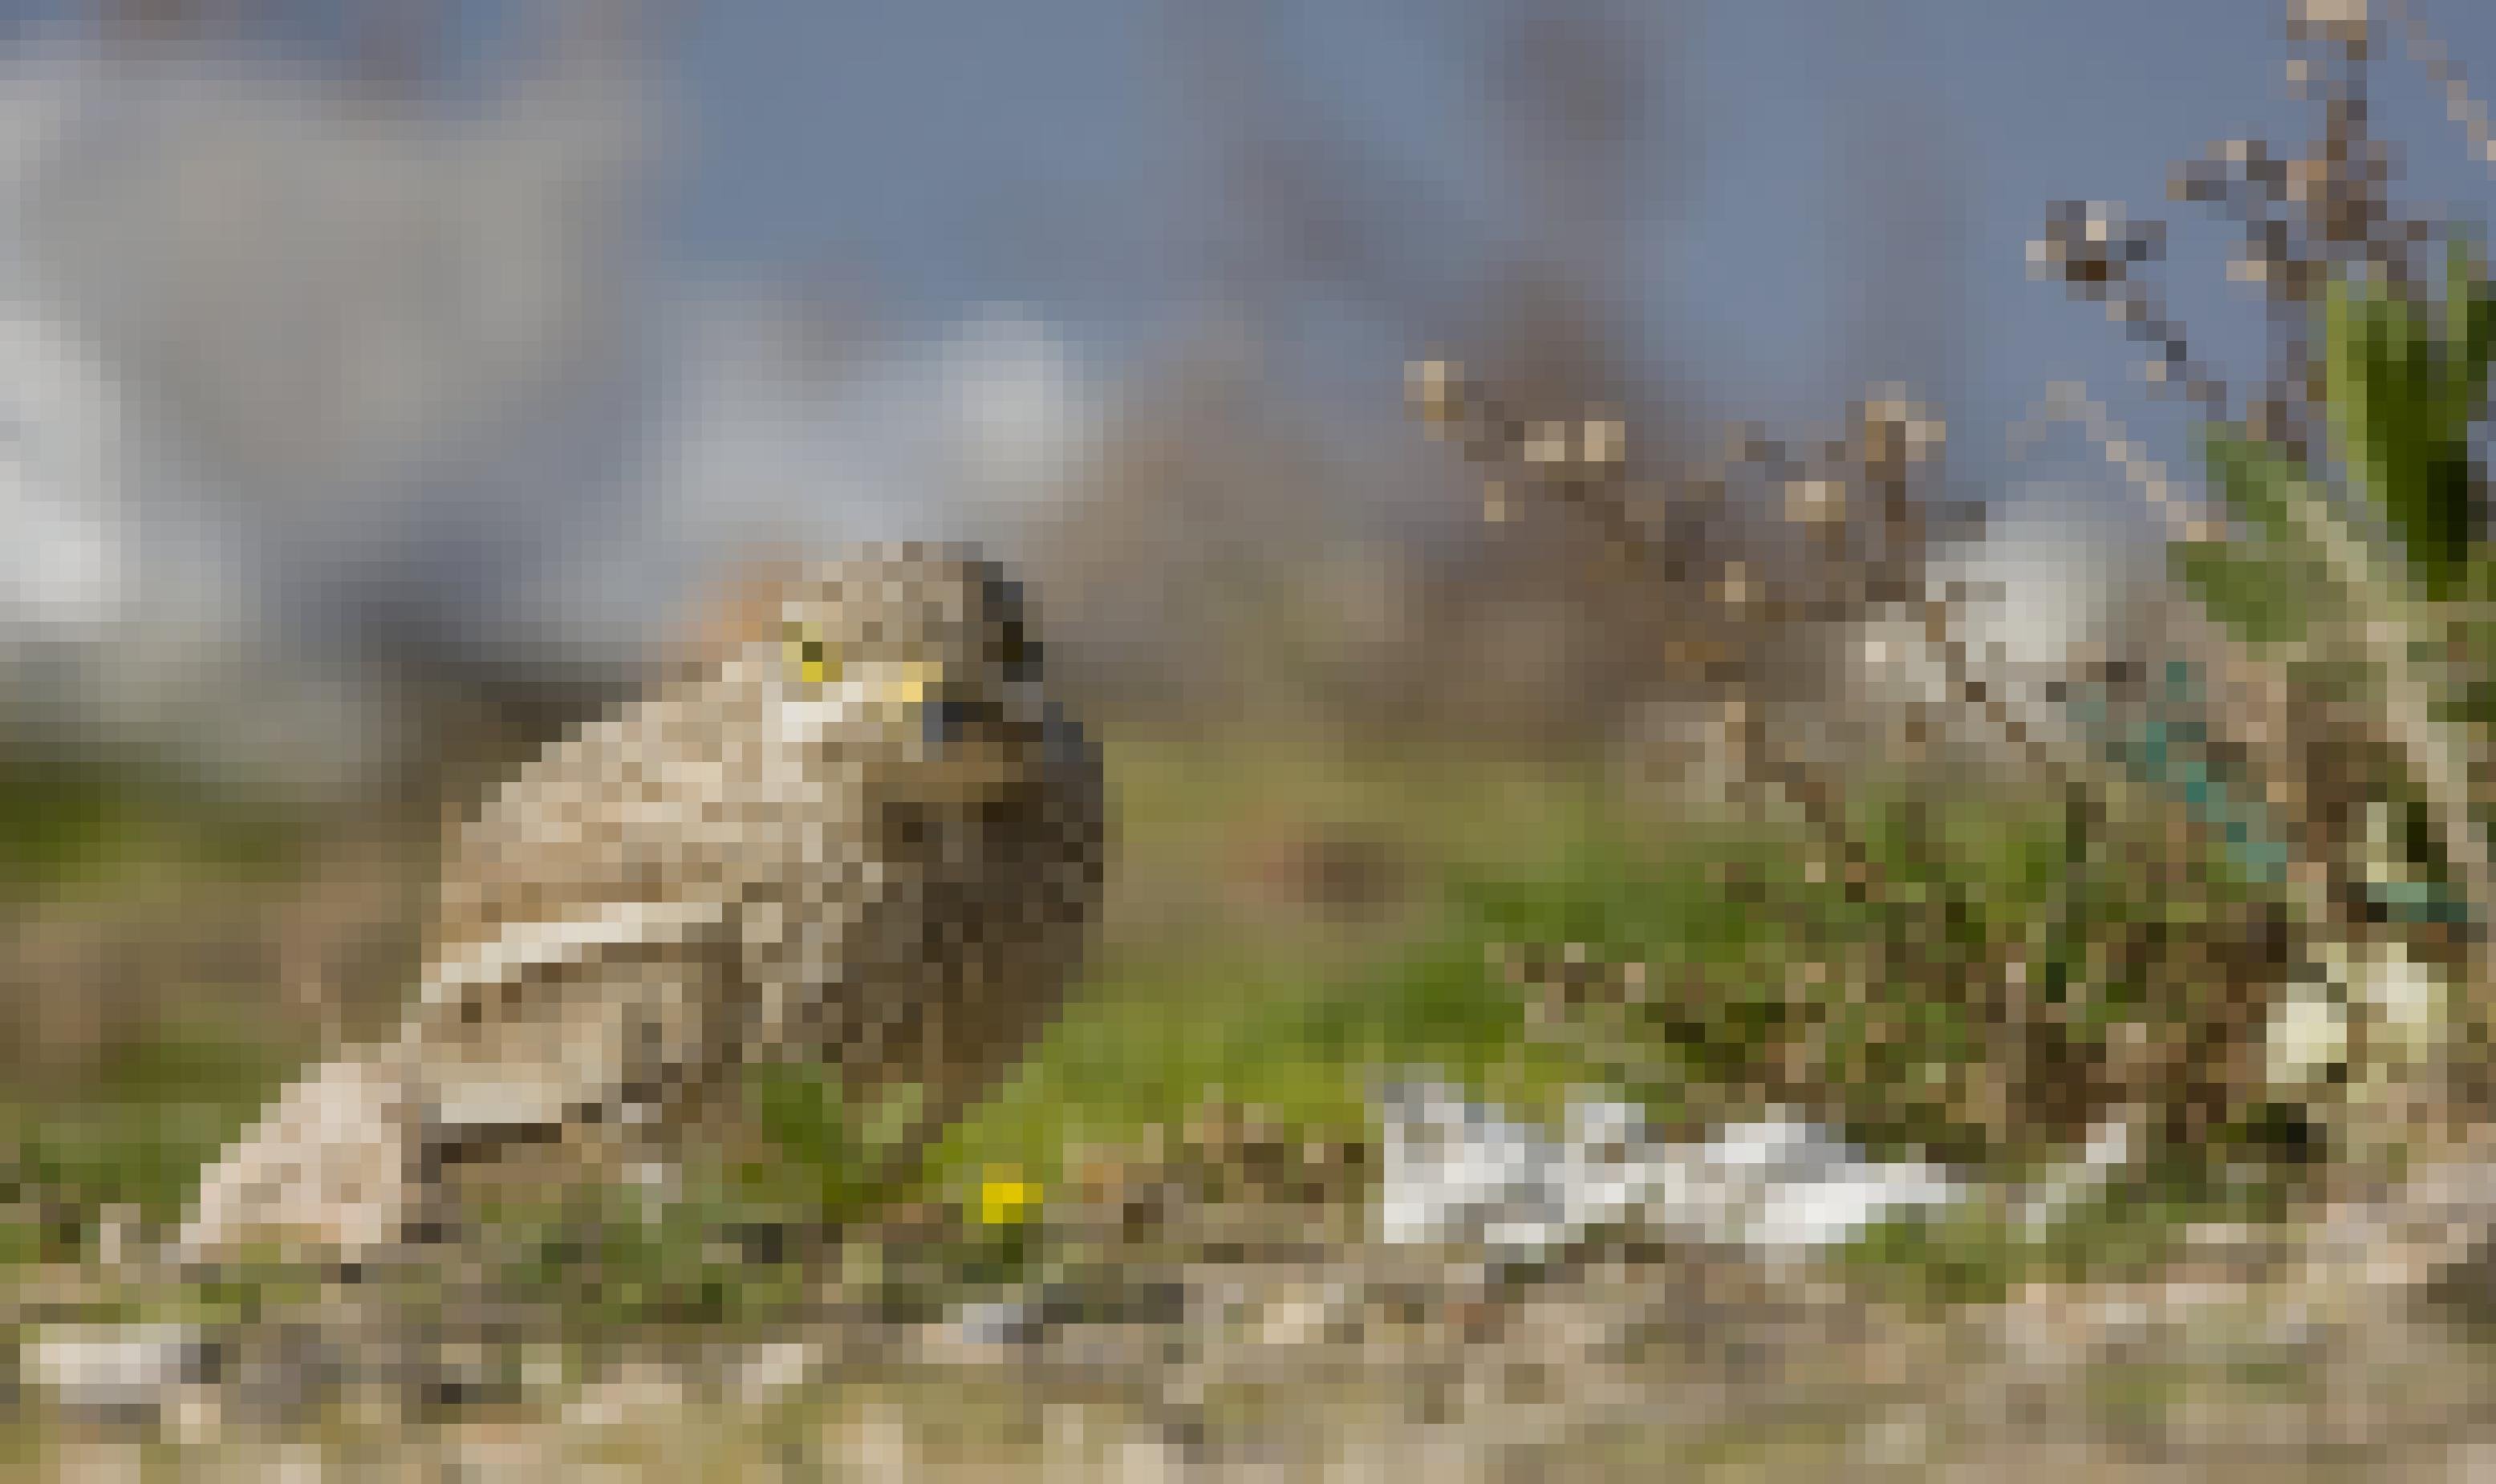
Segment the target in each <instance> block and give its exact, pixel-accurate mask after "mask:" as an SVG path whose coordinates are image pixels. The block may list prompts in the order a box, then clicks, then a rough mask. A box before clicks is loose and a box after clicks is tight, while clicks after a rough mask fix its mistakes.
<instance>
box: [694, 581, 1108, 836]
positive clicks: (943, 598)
mask: <svg viewBox="0 0 2496 1484" xmlns="http://www.w3.org/2000/svg"><path fill="white" fill-rule="evenodd" d="M727 632H728V634H729V635H730V636H731V637H732V643H731V646H730V653H729V656H728V665H729V668H730V673H731V675H732V677H733V679H735V680H738V681H740V682H744V683H750V684H753V685H756V686H758V687H760V688H761V691H762V693H763V696H764V706H765V709H766V712H767V714H768V716H769V718H770V725H771V727H772V731H773V733H774V735H775V737H776V739H777V740H778V741H779V742H780V743H782V744H783V745H787V746H795V747H800V748H822V749H824V750H826V751H827V752H829V753H833V754H837V755H838V756H839V757H841V758H842V759H843V760H844V762H845V763H846V762H855V763H856V764H857V765H858V766H861V767H863V768H868V769H872V770H873V771H874V772H875V773H876V774H877V775H878V776H879V777H880V778H881V780H882V781H883V783H884V786H885V790H886V791H887V792H888V794H889V795H891V796H894V797H897V798H900V799H905V800H909V801H913V802H918V803H923V804H928V805H936V806H943V805H970V804H977V803H980V802H983V801H985V800H988V799H992V798H995V797H997V796H998V795H999V794H1001V793H1003V792H1005V791H1008V790H1010V789H1012V788H1014V787H1016V786H1017V785H1019V784H1020V783H1022V782H1024V781H1025V780H1027V779H1028V778H1029V777H1031V776H1032V775H1033V774H1034V773H1035V772H1036V770H1037V769H1038V768H1039V766H1040V764H1041V763H1042V761H1043V759H1044V757H1045V753H1046V751H1047V749H1048V748H1049V747H1050V746H1051V745H1052V736H1051V733H1052V731H1053V730H1054V729H1055V727H1057V725H1058V724H1057V723H1055V722H1054V721H1053V719H1052V717H1051V715H1050V713H1049V710H1048V708H1047V704H1046V701H1045V697H1044V696H1043V694H1042V689H1041V666H1040V648H1039V645H1038V644H1037V643H1036V642H1035V641H1034V639H1033V638H1032V635H1031V634H1030V632H1029V629H1028V627H1027V616H1026V614H1025V611H1024V603H1023V595H1022V590H1021V587H1020V585H1019V584H1018V583H1016V582H1015V581H1014V579H1013V578H1012V577H1011V576H1009V575H1008V574H1007V572H1006V571H1005V569H1004V568H1003V567H1002V566H1001V565H1000V564H998V563H996V562H994V561H991V560H988V559H986V558H984V557H982V556H980V555H979V554H978V553H977V552H976V551H974V550H972V549H969V548H965V547H958V546H951V545H938V544H930V543H920V542H903V543H898V544H895V545H889V546H878V547H870V548H866V549H864V550H861V551H859V552H857V553H855V554H853V555H851V556H848V557H845V558H843V559H841V560H838V561H833V562H828V563H825V564H822V565H819V566H814V567H807V568H789V569H782V570H779V571H775V572H768V573H764V574H761V575H759V576H758V577H757V578H756V579H754V580H753V581H751V582H749V584H748V586H747V587H746V589H745V590H744V591H743V592H742V593H741V594H740V595H739V597H738V599H737V601H736V603H735V604H734V605H733V612H732V614H731V617H730V619H729V622H728V625H727Z"/></svg>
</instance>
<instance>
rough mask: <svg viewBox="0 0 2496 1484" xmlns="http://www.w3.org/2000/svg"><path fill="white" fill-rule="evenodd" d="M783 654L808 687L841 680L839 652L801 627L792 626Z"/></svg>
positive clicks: (785, 641)
mask: <svg viewBox="0 0 2496 1484" xmlns="http://www.w3.org/2000/svg"><path fill="white" fill-rule="evenodd" d="M781 652H782V653H783V654H784V655H786V656H787V658H788V664H789V667H790V668H791V669H793V670H795V671H796V672H797V678H798V679H800V680H802V681H804V682H806V683H807V684H808V685H822V684H823V683H825V682H826V681H827V680H837V679H839V678H840V673H841V661H840V654H839V652H838V651H837V650H835V649H834V648H833V647H832V646H831V645H830V644H828V643H826V642H825V641H824V639H823V638H822V637H821V636H820V635H817V634H812V633H810V632H808V631H807V630H806V629H805V628H804V627H803V626H801V625H791V626H790V629H789V633H788V637H787V638H786V639H785V640H784V641H783V643H782V646H781Z"/></svg>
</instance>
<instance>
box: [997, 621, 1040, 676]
mask: <svg viewBox="0 0 2496 1484" xmlns="http://www.w3.org/2000/svg"><path fill="white" fill-rule="evenodd" d="M1039 660H1040V651H1039V649H1038V647H1037V646H1035V645H1034V644H1033V643H1032V642H1031V640H1030V639H1029V638H1028V637H1027V636H1025V634H1023V628H1022V620H1021V619H1018V618H1010V619H1007V620H1006V621H1005V624H1004V626H1003V629H1002V631H1001V632H1000V633H999V634H998V635H997V664H998V665H1000V666H1001V667H1002V668H1003V669H1004V670H1005V672H1006V673H1007V674H1008V675H1021V674H1024V673H1026V672H1028V671H1029V670H1030V668H1031V666H1032V665H1035V664H1037V663H1038V662H1039Z"/></svg>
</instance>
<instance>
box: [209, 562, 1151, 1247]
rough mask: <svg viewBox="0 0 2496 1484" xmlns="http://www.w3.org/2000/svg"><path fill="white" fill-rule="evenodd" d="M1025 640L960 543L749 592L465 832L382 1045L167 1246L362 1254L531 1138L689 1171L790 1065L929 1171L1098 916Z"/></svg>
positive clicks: (1017, 599) (901, 1164)
mask: <svg viewBox="0 0 2496 1484" xmlns="http://www.w3.org/2000/svg"><path fill="white" fill-rule="evenodd" d="M1031 629H1032V615H1031V613H1030V612H1029V611H1028V604H1027V602H1026V598H1025V594H1024V591H1023V588H1022V585H1021V584H1020V583H1019V582H1018V581H1017V580H1016V579H1015V578H1014V576H1013V575H1012V574H1011V573H1010V572H1009V571H1008V570H1007V568H1006V567H1005V566H1004V565H1003V564H1001V563H999V562H997V561H995V560H992V559H990V558H988V557H986V556H984V555H983V554H982V553H981V552H980V551H979V550H978V549H977V548H976V547H971V546H964V545H956V544H952V543H936V542H896V543H892V544H889V545H880V546H869V547H861V548H857V549H854V550H852V551H849V552H847V553H844V554H842V555H839V556H836V557H834V558H832V559H830V560H827V561H821V562H816V563H813V564H798V563H790V562H783V563H778V564H774V565H771V566H768V567H764V568H759V569H757V570H755V571H754V572H751V573H749V575H748V577H747V578H746V580H745V581H744V582H742V583H741V584H740V585H738V586H737V587H735V588H734V589H733V591H732V592H731V593H730V595H729V596H728V598H727V599H726V601H724V602H723V603H721V604H720V605H719V606H718V608H716V609H715V610H714V613H713V616H712V619H711V621H710V623H709V624H707V625H706V626H705V627H704V628H703V629H702V632H701V634H699V635H698V637H697V638H696V639H695V640H694V642H692V643H691V644H690V645H688V646H686V647H685V648H684V649H683V650H681V651H679V653H678V655H677V656H676V658H675V660H674V662H673V663H672V664H671V665H669V666H668V667H667V668H666V669H665V671H664V673H663V675H662V677H661V678H659V679H658V680H656V681H655V682H654V683H653V684H652V685H651V686H650V688H649V689H648V690H647V691H646V692H645V693H644V694H643V695H642V696H640V698H639V699H637V700H636V701H634V702H632V703H631V704H629V705H628V706H626V707H624V708H623V709H621V710H620V711H618V712H616V713H614V714H611V715H608V716H606V717H603V718H600V719H597V720H594V721H591V722H589V723H587V724H585V725H584V726H582V727H579V728H577V730H575V731H574V732H572V733H570V734H569V735H567V736H564V737H562V738H560V739H559V740H557V741H556V742H555V743H554V744H552V745H551V746H549V747H548V749H547V750H546V751H545V752H544V753H543V754H541V755H540V756H539V757H537V758H536V760H535V761H533V762H531V763H529V764H528V765H526V766H524V767H522V768H521V769H519V770H518V771H517V773H516V774H515V776H514V777H513V778H512V779H511V780H510V781H509V782H508V784H506V785H505V786H504V787H502V788H499V789H497V790H495V791H493V792H492V793H491V794H490V795H489V796H488V797H487V798H486V799H485V800H484V803H483V804H482V807H480V808H478V809H477V810H476V811H475V812H474V814H473V816H472V817H471V818H469V819H466V820H465V821H464V822H460V823H458V824H456V825H455V826H454V827H453V828H452V832H451V838H450V840H449V841H448V842H447V846H446V850H445V851H444V864H443V868H442V873H441V880H440V884H439V888H438V893H437V906H436V908H435V910H434V913H433V916H432V919H431V923H430V926H429V928H428V931H427V932H426V934H425V937H424V943H425V948H424V953H423V957H422V965H423V967H422V973H421V987H420V990H419V992H418V993H417V994H416V995H415V997H414V998H413V1001H412V1003H411V1004H410V1005H409V1007H408V1009H407V1010H406V1012H405V1015H404V1018H403V1020H402V1023H401V1024H400V1026H399V1028H398V1030H397V1032H396V1034H395V1035H394V1036H387V1037H384V1038H383V1039H382V1040H380V1041H379V1042H378V1043H376V1044H372V1045H369V1046H367V1047H364V1048H362V1049H360V1050H356V1051H352V1052H350V1053H347V1054H343V1055H340V1056H338V1057H336V1058H335V1059H333V1060H330V1061H328V1062H327V1063H324V1064H323V1065H320V1066H318V1067H314V1068H313V1069H312V1070H311V1071H309V1072H308V1073H306V1074H304V1075H302V1076H301V1077H299V1078H298V1079H297V1080H296V1082H295V1083H294V1084H292V1085H291V1086H290V1087H288V1088H287V1089H286V1090H285V1091H284V1092H282V1093H281V1094H280V1095H279V1096H278V1097H277V1098H274V1099H273V1100H272V1102H271V1103H270V1105H269V1106H268V1107H267V1109H266V1110H265V1113H264V1114H263V1116H262V1117H261V1118H259V1119H258V1120H257V1121H256V1122H254V1123H253V1125H252V1126H251V1127H250V1128H246V1129H245V1130H244V1131H243V1133H242V1134H241V1135H240V1136H239V1137H238V1138H236V1139H235V1140H234V1142H233V1143H231V1144H230V1145H228V1146H227V1147H226V1149H225V1150H224V1152H223V1153H222V1154H221V1155H220V1156H219V1158H218V1159H215V1160H214V1161H212V1163H211V1164H210V1166H209V1168H208V1169H207V1170H206V1172H205V1173H204V1174H203V1178H202V1181H201V1184H200V1187H199V1192H198V1195H197V1197H196V1199H195V1201H194V1202H193V1204H192V1206H191V1207H190V1208H189V1210H188V1212H187V1213H186V1216H185V1219H184V1220H183V1221H182V1222H181V1224H180V1226H179V1229H178V1230H177V1232H176V1233H175V1235H174V1236H173V1238H172V1242H171V1244H170V1249H171V1251H170V1255H171V1256H172V1258H173V1259H174V1260H175V1261H177V1262H178V1263H181V1264H184V1265H186V1266H197V1265H201V1264H214V1263H216V1262H219V1261H223V1260H228V1259H232V1258H235V1257H239V1256H242V1255H244V1254H246V1253H265V1252H270V1251H271V1250H272V1249H273V1250H274V1251H275V1252H278V1253H279V1254H281V1255H283V1256H285V1257H287V1258H300V1257H307V1256H311V1257H324V1258H328V1259H330V1260H333V1261H335V1262H337V1263H341V1264H345V1265H347V1266H348V1267H350V1268H352V1267H353V1266H354V1265H356V1264H359V1263H361V1262H364V1261H367V1260H369V1259H371V1258H373V1257H375V1256H377V1255H379V1254H381V1253H383V1252H386V1251H404V1250H407V1249H408V1248H409V1247H410V1246H411V1245H412V1244H414V1243H416V1242H420V1241H423V1240H427V1239H432V1238H438V1237H439V1236H441V1234H442V1233H443V1231H444V1221H445V1213H446V1212H447V1211H449V1210H451V1209H452V1205H453V1202H452V1197H451V1195H450V1194H449V1192H450V1190H451V1189H452V1184H453V1180H452V1177H453V1176H454V1174H456V1173H457V1172H458V1171H459V1170H460V1169H461V1168H462V1167H463V1166H469V1165H475V1164H480V1163H491V1162H493V1161H495V1160H496V1159H498V1158H499V1157H501V1156H504V1155H506V1154H509V1153H511V1152H513V1151H515V1149H516V1148H517V1147H518V1146H521V1145H525V1144H538V1145H545V1144H549V1143H551V1144H555V1145H558V1146H562V1147H567V1148H577V1150H579V1151H580V1152H582V1154H583V1156H584V1161H585V1163H587V1164H589V1165H592V1166H605V1165H608V1164H611V1163H613V1162H615V1161H623V1160H649V1161H656V1163H655V1164H653V1165H651V1166H649V1167H659V1168H667V1167H671V1161H673V1160H675V1159H678V1158H679V1157H680V1156H681V1154H682V1153H683V1151H684V1149H685V1148H686V1144H687V1140H688V1139H689V1137H690V1136H691V1135H690V1133H689V1130H692V1129H694V1128H698V1127H699V1126H700V1124H701V1120H702V1117H703V1115H704V1110H705V1109H706V1108H710V1107H715V1106H717V1105H718V1103H719V1101H720V1099H721V1098H722V1095H723V1093H724V1092H726V1091H728V1090H730V1089H733V1087H734V1086H735V1085H736V1078H737V1077H738V1075H739V1074H740V1072H741V1071H743V1070H745V1069H747V1068H750V1067H756V1066H760V1065H764V1064H769V1063H783V1064H785V1063H788V1062H792V1061H799V1062H811V1063H814V1064H817V1065H819V1066H822V1067H828V1068H829V1069H831V1070H832V1071H833V1072H834V1073H836V1076H837V1083H838V1087H839V1096H840V1098H841V1099H842V1101H843V1102H844V1103H846V1104H848V1105H849V1106H850V1107H852V1108H853V1109H858V1110H863V1109H865V1108H867V1107H871V1106H876V1105H878V1103H877V1102H876V1099H879V1098H884V1097H886V1096H889V1094H890V1093H891V1092H893V1091H894V1090H895V1089H896V1086H900V1087H906V1088H916V1089H917V1090H918V1093H919V1097H918V1098H917V1099H916V1101H915V1102H914V1103H910V1104H907V1106H909V1107H910V1108H911V1109H912V1111H911V1112H910V1113H909V1114H908V1115H907V1116H906V1119H905V1122H904V1123H903V1125H902V1127H901V1128H900V1130H899V1132H898V1135H897V1136H896V1137H894V1138H893V1139H892V1140H891V1141H889V1144H888V1145H887V1153H886V1155H885V1156H884V1157H883V1159H884V1164H883V1173H884V1175H886V1176H889V1175H890V1174H892V1173H895V1172H898V1171H901V1170H903V1169H905V1168H906V1167H908V1166H910V1165H911V1164H912V1163H913V1162H914V1161H917V1160H919V1159H921V1158H922V1157H923V1154H924V1152H925V1150H926V1148H927V1147H928V1146H929V1144H930V1143H931V1142H932V1141H933V1140H934V1139H935V1138H936V1137H937V1136H938V1135H940V1134H941V1133H943V1132H944V1131H945V1130H946V1129H947V1128H949V1127H950V1126H951V1125H952V1123H954V1122H955V1121H956V1120H957V1119H958V1117H959V1116H960V1115H961V1114H962V1113H963V1112H964V1111H966V1110H967V1109H968V1108H970V1107H972V1106H974V1105H975V1104H976V1103H977V1102H978V1101H979V1100H980V1099H982V1098H984V1097H986V1096H987V1095H988V1094H989V1093H990V1092H992V1091H993V1090H994V1088H995V1087H996V1086H997V1084H998V1083H999V1081H1000V1080H1001V1079H1002V1077H1003V1076H1004V1075H1005V1074H1006V1073H1007V1072H1008V1071H1009V1070H1010V1069H1011V1068H1012V1067H1015V1066H1016V1065H1018V1063H1019V1061H1020V1058H1021V1056H1022V1054H1023V1053H1024V1052H1025V1051H1026V1050H1027V1049H1028V1048H1029V1046H1030V1045H1031V1044H1032V1043H1033V1042H1034V1040H1035V1039H1036V1038H1037V1037H1038V1036H1040V1035H1041V1034H1042V1033H1043V1032H1044V1031H1045V1029H1046V1028H1047V1027H1048V1025H1049V1024H1050V1023H1051V1022H1052V1021H1053V1020H1054V1018H1055V1016H1056V1014H1057V1013H1058V1011H1059V1009H1060V1007H1061V1006H1062V1005H1063V1002H1064V1000H1065V997H1066V994H1067V992H1068V989H1069V986H1070V984H1071V983H1072V982H1073V981H1074V979H1075V977H1076V974H1078V973H1079V972H1080V969H1081V965H1082V962H1083V960H1084V956H1085V952H1086V945H1087V943H1088V940H1089V936H1090V929H1091V926H1092V923H1093V921H1094V919H1095V918H1096V917H1097V915H1098V911H1099V906H1100V899H1101V894H1102V889H1103V880H1104V871H1105V853H1106V845H1105V842H1106V836H1107V829H1108V819H1107V813H1108V811H1107V794H1106V788H1105V784H1104V779H1103V770H1102V762H1101V757H1100V754H1099V752H1098V750H1097V749H1096V748H1095V746H1094V745H1093V743H1092V741H1091V739H1090V738H1089V737H1088V736H1087V734H1086V733H1085V731H1084V729H1083V728H1082V727H1079V726H1078V725H1077V724H1076V722H1075V721H1074V720H1073V719H1072V718H1071V717H1070V716H1069V715H1068V714H1067V712H1066V711H1065V709H1064V708H1063V707H1062V706H1061V705H1060V704H1059V703H1058V702H1057V701H1056V700H1055V699H1053V698H1052V697H1051V696H1050V695H1049V693H1048V690H1047V688H1046V686H1045V683H1044V675H1043V670H1042V664H1041V649H1040V646H1039V644H1038V643H1037V641H1036V639H1035V638H1034V636H1033V634H1032V632H1031ZM634 1167H636V1168H641V1167H644V1166H642V1165H639V1164H637V1165H635V1166H634Z"/></svg>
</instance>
